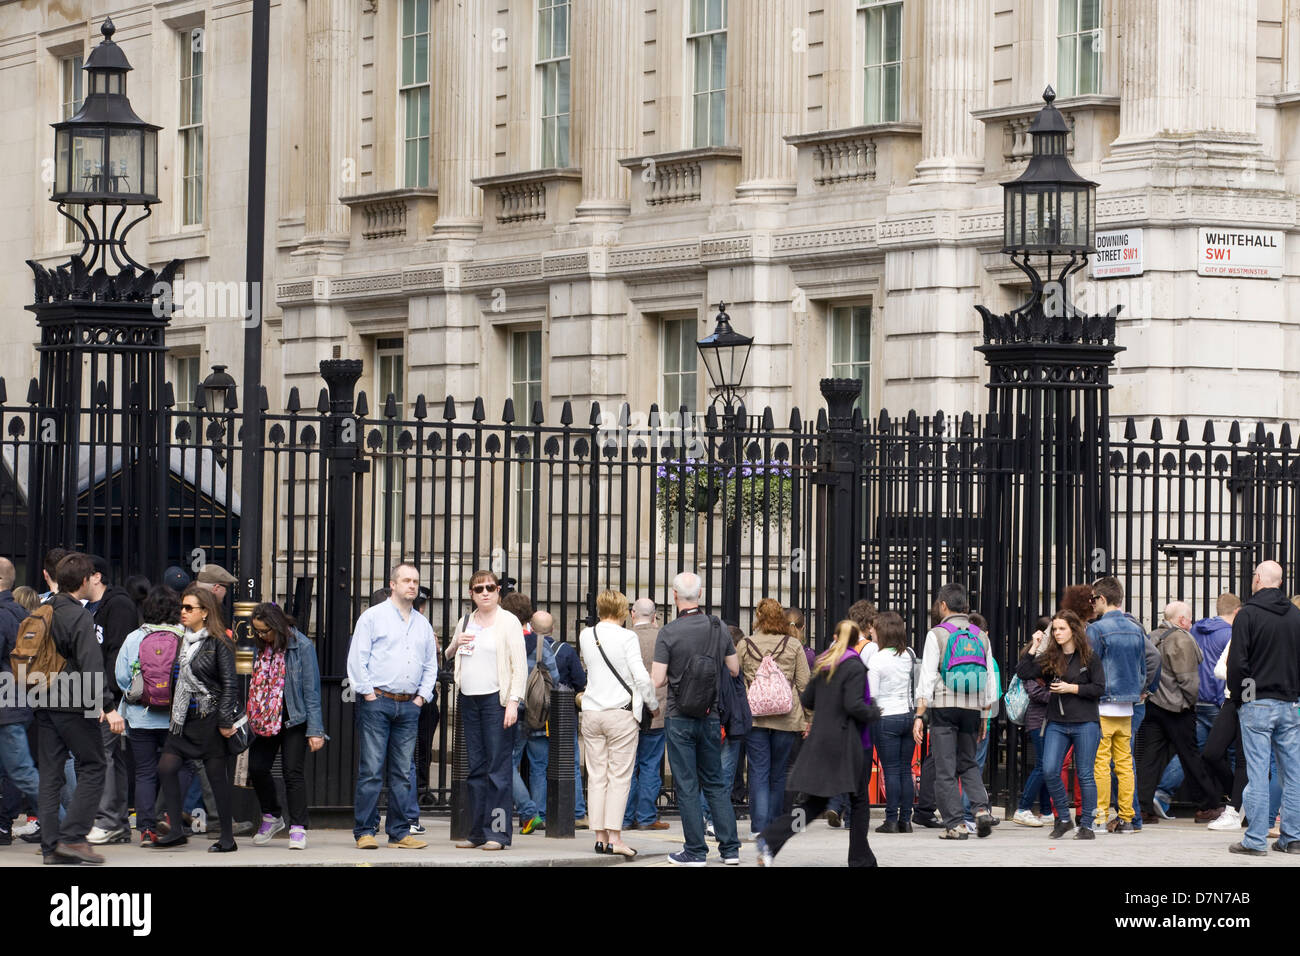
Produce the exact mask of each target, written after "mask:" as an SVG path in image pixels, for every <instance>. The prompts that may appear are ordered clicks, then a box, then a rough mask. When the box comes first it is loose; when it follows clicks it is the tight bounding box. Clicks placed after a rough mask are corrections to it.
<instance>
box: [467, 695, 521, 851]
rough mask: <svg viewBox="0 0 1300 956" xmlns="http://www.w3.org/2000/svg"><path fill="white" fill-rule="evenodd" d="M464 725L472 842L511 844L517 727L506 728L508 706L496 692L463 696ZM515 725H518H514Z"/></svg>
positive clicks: (480, 843)
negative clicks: (512, 772) (513, 752)
mask: <svg viewBox="0 0 1300 956" xmlns="http://www.w3.org/2000/svg"><path fill="white" fill-rule="evenodd" d="M460 708H461V725H462V727H463V728H464V732H465V755H466V757H467V759H468V763H469V776H468V777H467V778H466V781H465V783H466V785H467V786H468V788H469V812H470V825H469V841H470V842H471V843H474V844H478V845H480V846H481V845H482V844H484V843H486V842H488V841H489V840H495V841H496V842H497V843H500V844H501V845H503V846H509V845H510V837H511V834H512V833H513V826H512V823H513V821H512V820H511V818H510V806H511V804H510V754H511V745H512V743H513V742H514V735H515V731H514V728H513V727H511V728H506V727H505V717H506V709H505V708H504V707H502V706H501V699H500V698H499V697H498V696H497V694H495V693H491V694H473V695H468V696H467V695H465V694H461V695H460ZM515 726H516V727H517V726H518V724H516V725H515Z"/></svg>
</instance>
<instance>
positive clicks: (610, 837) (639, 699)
mask: <svg viewBox="0 0 1300 956" xmlns="http://www.w3.org/2000/svg"><path fill="white" fill-rule="evenodd" d="M596 613H597V615H598V616H599V617H600V621H599V623H597V624H596V626H595V627H588V628H585V629H584V630H583V632H582V633H581V634H580V635H579V636H578V647H579V650H581V652H582V660H583V663H584V665H585V666H586V668H587V689H586V691H584V692H583V695H582V739H583V743H584V744H585V746H586V750H587V819H588V820H590V821H591V828H592V829H593V830H595V831H596V852H597V853H617V854H619V855H621V856H626V857H634V856H636V850H634V849H632V848H631V847H630V846H628V845H627V844H626V843H624V842H623V837H622V835H621V832H620V831H621V830H622V827H623V812H624V811H625V810H626V809H627V795H628V790H629V789H630V788H631V785H632V769H633V766H634V765H635V763H636V747H637V741H638V739H639V738H640V734H641V731H640V722H641V710H642V708H643V707H648V708H649V709H650V710H651V711H653V710H655V709H656V708H657V707H658V706H659V701H658V699H657V698H656V697H655V689H654V685H653V684H652V683H651V682H650V674H649V673H648V672H647V671H646V669H645V664H644V663H643V662H642V660H641V642H640V641H639V640H638V639H637V636H636V633H635V632H633V631H629V630H628V629H627V628H625V627H623V621H624V620H626V618H627V598H625V597H624V596H623V595H622V594H620V593H619V592H617V591H602V592H601V594H600V596H599V597H598V598H596Z"/></svg>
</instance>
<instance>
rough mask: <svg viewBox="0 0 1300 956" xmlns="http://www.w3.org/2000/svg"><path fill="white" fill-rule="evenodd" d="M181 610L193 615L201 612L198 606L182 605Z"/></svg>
mask: <svg viewBox="0 0 1300 956" xmlns="http://www.w3.org/2000/svg"><path fill="white" fill-rule="evenodd" d="M181 610H182V611H189V612H190V613H191V614H193V613H195V612H196V611H199V610H201V608H200V607H199V606H198V605H197V604H182V605H181Z"/></svg>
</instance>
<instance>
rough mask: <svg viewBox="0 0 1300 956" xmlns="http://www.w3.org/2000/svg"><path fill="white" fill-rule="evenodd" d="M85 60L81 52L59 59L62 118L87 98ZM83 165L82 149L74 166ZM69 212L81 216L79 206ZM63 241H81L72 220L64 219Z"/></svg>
mask: <svg viewBox="0 0 1300 956" xmlns="http://www.w3.org/2000/svg"><path fill="white" fill-rule="evenodd" d="M84 66H85V61H84V60H83V59H82V58H81V54H80V53H78V54H77V55H76V56H65V57H63V58H62V59H61V60H59V90H60V92H59V101H60V103H59V113H60V116H59V118H60V119H65V120H67V119H72V117H73V116H74V115H76V112H77V110H79V109H81V102H82V100H84V99H85V98H86V90H85V85H84V84H85V79H86V77H85V73H84V71H83V69H82V68H83V67H84ZM80 167H81V151H80V150H78V151H77V154H76V155H75V156H73V157H72V168H73V169H74V170H75V169H79V168H80ZM68 213H69V214H71V215H73V216H76V217H77V218H80V214H79V210H78V207H76V206H72V207H70V208H69V209H68ZM63 227H64V228H63V241H64V242H80V241H81V230H80V229H78V228H77V227H76V225H75V224H74V223H73V222H71V221H70V220H67V219H65V220H63Z"/></svg>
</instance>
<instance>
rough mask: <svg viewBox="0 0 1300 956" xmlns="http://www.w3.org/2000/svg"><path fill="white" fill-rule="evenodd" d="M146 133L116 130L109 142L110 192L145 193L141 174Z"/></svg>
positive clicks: (108, 170)
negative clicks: (141, 182)
mask: <svg viewBox="0 0 1300 956" xmlns="http://www.w3.org/2000/svg"><path fill="white" fill-rule="evenodd" d="M143 147H144V131H143V130H140V129H115V130H113V136H112V139H111V140H110V142H109V151H108V169H107V173H108V177H107V180H106V182H107V185H108V190H109V192H115V193H139V192H142V191H143V188H142V186H141V184H140V173H141V171H142V167H143V165H144V163H143V160H142V158H141V157H142V154H143V152H144V148H143Z"/></svg>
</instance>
